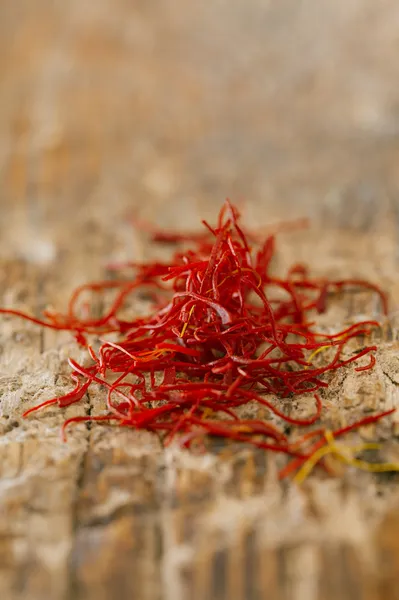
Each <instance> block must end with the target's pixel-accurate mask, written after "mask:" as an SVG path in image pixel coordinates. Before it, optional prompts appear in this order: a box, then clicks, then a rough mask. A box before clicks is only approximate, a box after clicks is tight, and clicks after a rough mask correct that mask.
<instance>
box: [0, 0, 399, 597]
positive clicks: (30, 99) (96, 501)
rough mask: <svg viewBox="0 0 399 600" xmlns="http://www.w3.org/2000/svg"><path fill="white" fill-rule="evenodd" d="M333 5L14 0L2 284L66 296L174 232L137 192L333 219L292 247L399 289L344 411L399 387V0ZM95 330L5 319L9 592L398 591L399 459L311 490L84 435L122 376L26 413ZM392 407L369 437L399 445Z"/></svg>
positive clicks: (337, 400)
mask: <svg viewBox="0 0 399 600" xmlns="http://www.w3.org/2000/svg"><path fill="white" fill-rule="evenodd" d="M316 4H317V6H316V5H315V3H314V2H310V1H306V2H301V3H299V2H298V1H297V0H280V1H279V2H277V3H272V2H257V1H256V0H250V1H249V0H248V1H247V2H245V3H242V2H240V1H239V0H232V1H231V2H229V3H223V2H221V1H216V2H212V3H187V2H183V1H182V0H172V1H167V0H161V1H158V2H150V1H146V2H127V1H126V0H96V2H94V1H93V2H82V1H81V0H70V1H69V2H54V1H50V0H36V2H34V3H32V2H29V0H20V1H19V2H15V1H14V0H3V2H2V6H1V9H0V15H1V19H0V34H1V35H0V93H1V96H0V97H1V103H0V165H1V172H2V178H1V182H2V183H1V195H0V215H1V219H0V258H1V263H0V283H1V285H0V296H1V304H2V305H3V306H4V305H6V306H13V307H19V308H21V309H23V310H27V311H31V312H33V313H34V314H37V315H38V314H40V311H41V310H42V309H43V308H45V307H48V306H52V307H56V308H58V309H62V308H65V302H66V299H67V296H68V294H69V292H70V291H71V290H72V289H73V288H74V287H75V286H76V285H78V284H80V283H82V282H84V281H86V280H88V279H95V278H98V277H99V278H101V277H104V276H106V272H105V265H106V262H107V261H109V260H125V259H133V258H134V259H140V260H142V259H145V258H147V257H150V256H153V255H154V253H155V252H156V250H155V249H154V248H153V247H151V246H150V245H149V244H148V242H147V241H146V238H145V235H144V234H142V233H140V232H137V231H136V232H135V231H134V230H133V228H132V227H131V224H130V221H129V219H130V218H131V216H132V215H133V214H136V215H137V214H138V215H140V217H142V218H144V219H152V220H153V221H155V222H156V223H157V224H158V225H162V226H164V227H172V228H177V227H182V228H183V227H184V228H188V229H191V228H192V227H194V226H196V225H197V223H198V221H199V220H200V219H201V218H209V219H212V218H213V217H214V216H215V214H216V213H217V210H218V208H219V206H220V203H221V202H222V201H223V199H224V197H225V196H226V195H230V196H231V197H232V198H233V199H234V200H241V198H242V197H243V196H244V197H245V199H246V200H245V203H244V208H245V210H244V212H245V215H246V220H247V223H248V224H249V225H252V226H253V225H259V224H260V223H262V224H263V223H265V224H266V223H273V222H276V221H277V220H278V219H284V220H287V219H295V218H296V217H302V216H306V217H310V219H311V226H310V228H309V230H306V231H299V232H295V233H292V234H284V235H281V236H280V240H279V243H280V245H279V252H278V257H277V260H278V264H277V267H279V268H284V266H285V265H286V264H288V263H289V262H291V261H307V262H309V263H310V264H311V265H312V268H313V269H314V272H315V273H326V274H328V275H331V276H333V277H335V276H338V277H342V278H343V277H351V276H353V277H365V278H368V279H370V280H372V281H374V282H376V283H379V284H380V285H382V286H383V287H384V288H385V289H387V290H388V291H389V292H390V306H391V315H390V319H389V320H386V321H383V324H382V326H381V328H380V330H378V331H376V332H375V333H374V334H373V340H374V343H376V344H377V345H378V347H379V350H378V353H377V359H378V361H377V366H376V368H375V369H374V371H373V372H369V373H364V374H356V373H355V372H354V371H353V370H348V373H347V374H346V375H345V376H342V377H340V378H339V377H338V378H337V379H336V380H334V382H333V385H332V386H331V392H330V396H329V397H328V398H327V399H326V402H327V403H328V404H329V406H330V411H329V424H330V425H331V424H334V423H339V422H341V421H342V420H345V419H349V418H352V417H353V416H354V415H360V414H363V413H364V412H365V411H374V410H382V409H384V408H391V407H394V406H398V404H399V396H398V384H399V370H398V364H397V360H398V359H397V356H398V339H399V337H398V336H399V330H398V314H397V306H398V301H399V285H398V279H397V269H398V260H397V257H398V243H399V235H398V225H399V219H398V212H399V201H398V192H397V190H398V182H397V178H398V175H397V172H398V171H397V162H398V158H399V144H398V141H397V133H398V129H397V107H398V105H399V93H398V90H397V85H396V80H397V73H396V70H397V60H396V55H395V48H397V41H398V40H397V35H398V34H397V19H398V18H399V9H398V6H397V3H396V2H394V0H392V1H388V0H385V1H381V2H379V3H378V6H377V4H376V3H375V2H372V1H366V2H363V1H361V2H360V1H355V0H352V1H351V2H348V1H347V0H345V2H344V1H343V0H342V1H337V0H331V1H330V0H318V2H317V3H316ZM395 44H396V45H395ZM360 316H361V317H372V318H376V317H377V318H379V317H381V314H380V306H379V304H378V302H376V300H375V298H374V297H373V295H372V294H356V295H354V294H347V295H346V296H344V297H343V298H342V300H340V301H337V302H335V303H334V306H333V308H332V309H331V311H329V313H328V315H327V317H326V320H325V324H327V325H329V326H332V327H339V326H341V325H342V324H343V323H345V322H348V321H350V320H351V319H354V318H359V317H360ZM76 352H77V351H76V349H74V345H73V343H71V340H70V339H69V338H68V336H65V335H55V334H52V333H49V332H42V331H40V330H38V329H37V328H36V327H35V326H33V325H29V324H26V323H24V322H21V321H20V320H18V319H9V318H2V319H1V322H0V396H1V400H0V415H1V416H0V477H1V479H0V595H1V597H2V598H5V599H7V600H8V599H11V600H14V599H25V598H29V600H36V599H37V600H39V599H40V600H42V599H43V598H49V599H51V600H61V599H63V600H64V599H65V600H67V599H71V600H72V599H74V600H79V599H85V600H90V599H91V598H93V599H94V598H95V599H96V600H102V599H105V598H114V597H115V598H118V599H121V600H122V599H125V598H126V599H127V598H129V599H132V598H134V599H137V600H155V599H160V598H165V599H166V600H184V599H186V598H190V599H191V598H193V599H194V600H209V599H214V600H222V599H227V598H229V600H244V599H245V600H260V599H261V598H271V599H273V600H274V599H276V600H318V599H320V600H329V599H330V598H331V599H334V600H335V599H337V598H339V599H340V600H346V599H348V600H349V599H353V598H356V599H362V600H377V599H380V598H381V599H382V598H384V600H385V599H387V600H391V599H392V600H393V599H395V598H399V592H398V589H399V588H398V585H397V584H398V575H397V573H398V569H399V542H398V539H399V516H398V513H397V502H398V498H399V492H398V478H397V477H396V476H395V475H393V476H392V475H381V476H372V475H369V474H366V473H361V472H356V471H354V470H352V469H348V470H346V471H345V472H343V475H342V478H335V479H334V478H331V479H325V478H322V477H321V476H320V475H317V474H315V475H314V476H312V477H311V478H310V479H309V480H308V481H307V482H306V483H305V484H304V485H303V486H302V487H301V488H298V487H295V486H293V485H291V484H290V483H284V484H279V483H278V482H277V479H276V471H277V468H278V464H277V463H276V460H275V458H274V457H271V456H269V455H265V454H264V453H261V452H255V453H249V452H248V451H247V450H243V451H238V452H237V453H235V454H234V455H233V456H231V457H230V458H227V459H221V458H218V457H217V456H213V455H211V454H209V455H206V456H202V457H195V456H191V455H187V454H183V453H181V452H178V451H176V450H174V449H169V450H167V451H164V450H162V449H161V448H160V446H159V443H158V440H157V439H154V438H153V437H152V436H151V435H150V434H146V433H139V432H134V431H123V432H122V431H119V430H116V429H113V428H107V427H99V426H98V427H97V426H91V427H85V426H77V427H76V428H73V429H71V430H70V433H69V436H68V443H67V444H64V443H62V441H61V439H60V429H59V428H60V425H61V423H62V422H63V420H64V418H65V417H66V416H72V415H75V414H85V413H90V412H91V411H96V410H101V409H102V407H103V397H102V395H101V392H98V393H97V392H96V393H92V394H90V395H89V396H88V397H87V398H86V400H85V401H84V402H82V404H81V405H80V406H78V407H71V408H69V409H67V410H66V411H65V413H63V414H61V413H59V412H57V411H52V410H48V411H47V412H45V413H43V414H41V415H40V416H39V415H38V416H37V418H33V417H32V418H30V419H27V420H23V419H22V418H21V414H22V412H23V411H24V410H25V409H26V408H27V407H28V406H33V405H34V404H35V403H37V402H39V401H40V400H44V399H46V398H49V397H51V396H53V395H55V394H61V393H62V392H63V391H65V390H68V389H69V387H68V386H69V382H68V377H67V375H68V367H67V365H66V358H67V357H68V356H69V355H70V354H71V353H76ZM78 356H79V351H78ZM331 419H332V421H333V423H332V422H331ZM398 419H399V417H398V416H395V417H394V420H395V421H396V422H399V421H398ZM395 427H396V426H395ZM395 427H394V429H393V430H392V428H391V427H390V426H389V425H388V424H382V423H381V424H380V425H379V426H378V428H377V429H376V430H371V431H370V430H365V431H364V432H362V435H363V437H364V438H367V436H373V435H376V436H377V437H378V438H380V439H382V440H385V442H386V443H385V444H384V453H385V456H386V458H387V459H389V460H398V459H399V443H398V440H397V437H395V435H394V434H395V433H397V431H399V430H398V429H397V428H396V429H395Z"/></svg>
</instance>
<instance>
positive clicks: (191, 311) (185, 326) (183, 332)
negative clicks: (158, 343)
mask: <svg viewBox="0 0 399 600" xmlns="http://www.w3.org/2000/svg"><path fill="white" fill-rule="evenodd" d="M194 308H195V304H194V305H193V306H192V307H191V309H190V312H189V313H188V319H187V321H186V322H185V323H184V324H183V327H182V330H181V332H180V337H181V338H182V337H183V336H184V334H185V333H186V329H187V326H188V322H189V320H190V319H191V315H192V314H193V312H194Z"/></svg>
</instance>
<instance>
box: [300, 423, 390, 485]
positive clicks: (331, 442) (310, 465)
mask: <svg viewBox="0 0 399 600" xmlns="http://www.w3.org/2000/svg"><path fill="white" fill-rule="evenodd" d="M324 435H325V438H326V441H327V445H326V446H323V447H322V448H319V449H318V450H316V452H314V453H313V454H312V456H310V457H309V458H308V460H307V461H306V462H305V464H304V465H303V466H302V467H301V469H300V470H299V471H298V473H297V474H296V475H295V477H294V481H295V483H297V484H298V485H300V484H302V483H303V482H304V481H305V479H306V478H307V477H308V476H309V475H310V473H311V472H312V471H313V469H314V467H315V466H316V465H317V463H318V462H319V461H320V460H321V459H322V458H324V456H327V454H334V455H335V456H336V457H337V458H338V459H339V460H340V461H341V462H343V463H345V464H347V465H349V466H352V467H356V468H357V469H361V470H363V471H367V472H369V473H386V472H389V471H399V463H368V462H366V461H364V460H359V459H357V458H351V457H348V456H347V453H354V452H363V451H364V450H380V449H381V444H377V443H364V444H360V445H359V446H343V445H341V444H340V445H337V444H336V442H335V438H334V435H333V433H332V432H331V431H326V432H325V434H324Z"/></svg>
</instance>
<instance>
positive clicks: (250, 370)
mask: <svg viewBox="0 0 399 600" xmlns="http://www.w3.org/2000/svg"><path fill="white" fill-rule="evenodd" d="M203 225H204V230H203V232H202V233H199V234H198V233H197V234H192V235H190V234H178V233H176V234H175V233H162V232H156V231H155V232H152V234H151V237H152V241H153V242H155V243H157V242H159V243H162V244H171V245H175V246H176V248H175V252H174V253H173V255H172V257H171V259H170V260H169V261H168V262H150V263H146V264H139V263H129V264H128V265H123V266H120V270H121V276H120V278H119V279H111V280H106V281H100V282H95V283H88V284H86V285H83V286H80V287H79V288H78V289H77V290H76V291H75V292H74V293H73V294H72V296H71V298H70V300H69V305H68V310H67V312H66V314H59V313H55V312H51V311H45V312H44V313H43V317H42V318H40V319H38V318H35V317H31V316H29V315H26V314H24V313H21V312H20V311H18V310H13V309H2V310H0V312H1V313H4V314H9V315H15V316H20V317H24V318H26V319H29V320H30V321H33V322H34V323H36V324H38V325H41V326H43V327H49V328H51V329H55V330H67V331H70V332H71V333H72V334H73V335H74V336H75V339H76V341H77V343H79V344H80V345H81V346H83V347H86V348H87V352H88V359H87V364H79V363H78V362H77V361H75V360H73V359H70V360H69V364H70V366H71V369H72V372H71V378H72V380H73V383H74V384H75V387H74V388H73V390H72V391H70V392H69V393H68V394H66V395H64V396H62V397H58V398H52V399H50V400H46V401H45V402H42V403H41V404H40V405H38V406H35V407H33V408H30V409H29V410H27V411H26V412H25V413H24V416H28V415H29V414H31V413H32V412H34V411H36V410H39V409H43V408H45V407H48V406H52V405H57V406H58V407H60V408H65V407H67V406H69V405H71V404H74V403H76V402H79V401H82V399H83V398H84V396H85V395H86V394H87V392H88V391H89V390H90V387H91V386H92V385H94V384H101V385H102V386H103V387H104V388H105V390H106V393H105V399H104V402H105V404H106V410H105V411H104V413H103V414H98V415H85V416H77V417H73V418H71V419H68V420H67V421H66V422H65V423H64V426H63V435H64V437H65V430H66V428H67V426H68V425H69V424H71V423H72V422H75V423H76V422H82V421H101V422H114V423H117V424H119V425H121V426H124V427H132V428H135V429H145V430H148V431H150V432H155V433H157V434H158V436H159V437H160V439H161V440H162V442H163V444H164V445H168V444H170V443H171V442H172V441H174V442H175V443H177V444H179V445H180V447H182V448H190V447H193V445H196V446H197V447H198V444H199V442H204V441H205V440H207V439H210V438H215V437H218V438H225V439H226V440H230V441H233V442H240V443H244V444H249V445H252V446H255V447H257V448H261V449H264V450H267V451H270V452H275V453H280V454H284V455H287V456H288V457H289V458H290V460H289V462H288V463H287V464H286V466H285V467H284V468H283V469H282V471H281V472H280V477H281V478H283V477H286V476H288V475H290V474H293V473H295V472H296V473H297V474H296V480H297V481H298V482H300V481H302V480H303V479H304V478H305V477H306V476H307V475H308V473H309V472H310V471H311V470H312V469H313V467H314V466H315V465H316V464H319V465H320V466H321V467H324V469H325V470H328V461H325V456H326V455H327V454H328V453H332V454H334V455H335V456H337V457H338V458H339V459H341V460H343V462H346V463H347V464H354V465H355V466H359V467H360V468H362V466H363V468H367V464H366V467H365V464H364V463H363V461H360V460H358V459H356V458H348V453H347V452H346V453H345V451H344V449H343V447H342V448H341V449H340V448H339V446H338V445H337V444H336V443H335V440H336V438H340V437H342V436H343V435H344V434H346V433H348V432H350V431H352V430H355V429H357V428H358V427H360V426H361V425H367V424H369V423H372V422H376V421H378V420H379V419H381V418H382V417H385V416H387V415H390V414H391V413H392V412H393V410H389V411H385V412H383V413H379V414H375V415H372V416H367V417H365V418H363V419H361V420H359V421H356V422H355V423H352V424H350V425H347V426H346V427H343V428H341V429H338V430H336V431H328V430H326V429H325V428H319V429H312V428H310V427H311V426H313V425H314V424H315V423H316V422H317V421H318V420H319V419H320V416H321V414H322V411H323V408H324V407H323V395H324V393H325V390H326V388H328V385H329V380H330V378H331V374H333V373H334V372H336V371H338V370H341V369H345V368H348V367H349V366H351V365H353V368H354V369H355V371H357V372H362V371H366V370H368V369H371V368H372V367H373V365H374V364H375V356H374V353H375V351H376V350H377V348H376V347H375V346H366V347H362V348H361V349H360V350H357V351H353V349H352V350H351V352H350V353H348V352H347V348H348V343H349V342H350V341H351V340H353V339H355V338H359V337H360V336H363V339H364V336H367V335H369V334H370V332H371V331H372V329H373V328H374V327H378V325H379V324H378V322H376V321H371V320H370V321H362V322H356V323H355V324H352V325H350V326H348V327H346V328H345V329H344V330H342V331H339V332H337V333H333V334H331V333H330V334H327V333H323V332H318V331H316V328H315V325H314V322H313V321H312V319H313V320H314V315H317V314H318V313H323V312H325V311H326V310H327V305H328V304H329V303H330V301H333V300H331V299H333V298H334V296H335V295H336V294H339V293H340V292H341V291H342V290H345V289H354V288H355V289H357V288H359V289H366V290H371V291H372V292H373V293H375V294H377V295H378V296H379V297H380V300H381V304H382V308H383V311H384V312H386V311H387V299H386V296H385V294H384V293H383V292H382V291H381V290H380V289H379V288H378V287H377V286H375V285H373V284H371V283H369V282H367V281H361V280H353V279H349V280H338V281H331V280H328V279H321V278H314V277H311V275H310V273H309V270H308V268H307V267H305V266H304V265H294V266H292V267H291V268H290V269H289V270H288V272H287V273H286V274H285V276H280V277H277V276H276V275H275V274H274V273H273V269H272V264H271V263H272V259H273V257H274V254H275V236H274V235H269V236H268V237H266V239H264V240H262V239H261V236H260V234H259V233H254V232H250V231H248V232H246V231H244V230H243V228H242V227H241V226H240V215H239V212H238V210H237V208H236V207H234V206H233V205H232V204H231V203H230V202H229V201H226V202H225V204H224V205H223V207H222V209H221V211H220V213H219V216H218V221H217V224H216V226H215V227H212V226H210V225H209V224H208V223H206V222H203ZM188 244H189V245H190V248H189V249H185V248H184V247H183V246H187V245H188ZM126 269H127V270H128V276H122V274H123V273H125V272H126ZM115 270H118V269H117V268H115ZM88 292H89V293H91V294H102V295H103V296H104V298H107V297H109V294H112V300H110V301H109V305H108V307H107V308H106V309H105V310H104V311H103V314H102V315H101V316H99V317H96V318H93V317H90V316H87V315H86V316H82V297H84V295H85V294H87V293H88ZM137 294H139V295H140V294H141V295H143V294H145V295H146V298H147V299H148V301H149V303H150V305H151V310H150V314H149V315H148V316H139V317H138V316H135V315H134V301H135V298H136V297H137ZM93 339H100V340H101V345H97V346H96V347H95V344H94V342H93V341H91V340H93ZM319 353H322V356H323V361H322V365H321V366H320V360H316V356H317V355H318V354H319ZM318 365H319V366H318ZM298 398H301V400H302V403H303V401H304V399H306V400H307V402H308V405H309V406H308V411H307V413H306V416H293V414H292V410H290V405H291V406H292V407H293V408H294V409H295V405H296V400H297V399H298ZM245 409H248V410H245ZM294 412H295V411H294ZM287 426H288V427H287ZM291 426H294V430H295V439H294V440H293V439H292V435H291V433H292V432H290V431H289V429H290V427H291ZM302 427H304V428H306V429H305V432H304V433H303V435H298V432H300V428H302ZM309 428H310V430H309ZM366 446H367V445H364V446H363V447H361V448H359V447H357V448H354V449H353V452H359V451H360V450H362V449H367V448H366ZM368 446H370V444H369V445H368ZM373 447H377V445H375V444H374V446H373ZM356 463H359V464H356ZM360 463H362V465H360ZM372 467H373V468H370V469H369V470H374V471H375V470H397V469H398V467H397V465H390V464H389V465H387V464H381V463H379V464H373V465H372Z"/></svg>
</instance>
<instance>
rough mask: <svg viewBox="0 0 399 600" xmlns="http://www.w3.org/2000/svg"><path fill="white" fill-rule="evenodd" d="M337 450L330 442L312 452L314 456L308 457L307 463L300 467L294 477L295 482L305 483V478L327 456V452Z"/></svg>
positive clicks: (330, 452)
mask: <svg viewBox="0 0 399 600" xmlns="http://www.w3.org/2000/svg"><path fill="white" fill-rule="evenodd" d="M335 451H336V449H335V447H334V446H330V445H329V444H328V445H327V446H323V447H322V448H319V449H318V450H316V452H314V453H313V454H312V456H310V457H309V458H308V460H307V461H306V462H305V464H304V465H303V466H302V467H301V468H300V469H299V471H298V473H297V474H296V475H295V477H294V481H295V483H297V484H298V485H301V483H303V482H304V481H305V479H306V478H307V477H309V475H310V473H311V472H312V471H313V469H314V468H315V466H316V465H317V463H318V462H319V461H320V460H321V459H322V458H324V457H325V456H327V454H332V453H334V452H335Z"/></svg>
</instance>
